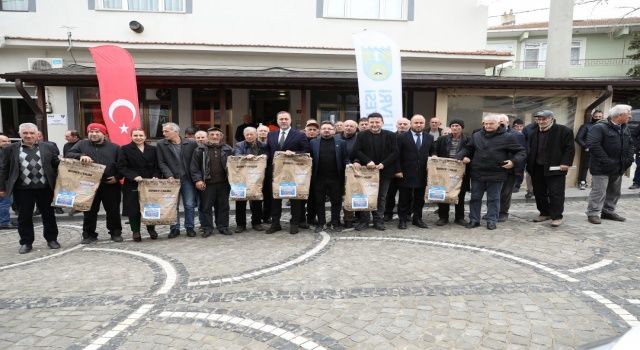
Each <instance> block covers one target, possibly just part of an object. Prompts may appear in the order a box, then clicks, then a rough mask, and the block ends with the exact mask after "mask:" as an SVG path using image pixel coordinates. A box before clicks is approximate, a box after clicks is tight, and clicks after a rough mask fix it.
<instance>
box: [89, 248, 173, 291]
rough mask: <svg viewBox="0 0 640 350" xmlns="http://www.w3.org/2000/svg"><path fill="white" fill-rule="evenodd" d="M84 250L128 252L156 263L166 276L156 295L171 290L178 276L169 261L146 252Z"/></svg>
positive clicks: (110, 250) (109, 250) (93, 249)
mask: <svg viewBox="0 0 640 350" xmlns="http://www.w3.org/2000/svg"><path fill="white" fill-rule="evenodd" d="M84 250H87V251H103V252H113V253H121V254H130V255H135V256H138V257H141V258H144V259H147V260H150V261H152V262H154V263H156V264H158V265H159V266H160V267H161V268H162V269H163V270H164V273H165V277H166V278H165V280H164V283H163V284H162V287H160V289H158V290H157V291H156V293H155V294H156V295H161V294H167V293H168V292H169V291H170V290H171V288H173V286H174V285H175V284H176V280H177V278H178V275H177V273H176V269H175V268H174V267H173V265H171V263H169V262H168V261H166V260H163V259H160V258H159V257H157V256H154V255H151V254H147V253H141V252H137V251H133V250H125V249H111V248H84Z"/></svg>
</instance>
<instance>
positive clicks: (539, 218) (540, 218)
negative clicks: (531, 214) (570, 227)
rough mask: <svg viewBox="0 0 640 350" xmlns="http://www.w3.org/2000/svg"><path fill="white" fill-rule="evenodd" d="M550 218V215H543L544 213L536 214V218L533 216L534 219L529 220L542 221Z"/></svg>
mask: <svg viewBox="0 0 640 350" xmlns="http://www.w3.org/2000/svg"><path fill="white" fill-rule="evenodd" d="M550 219H551V218H550V217H548V216H545V215H538V217H537V218H535V219H533V220H531V221H533V222H543V221H547V220H550Z"/></svg>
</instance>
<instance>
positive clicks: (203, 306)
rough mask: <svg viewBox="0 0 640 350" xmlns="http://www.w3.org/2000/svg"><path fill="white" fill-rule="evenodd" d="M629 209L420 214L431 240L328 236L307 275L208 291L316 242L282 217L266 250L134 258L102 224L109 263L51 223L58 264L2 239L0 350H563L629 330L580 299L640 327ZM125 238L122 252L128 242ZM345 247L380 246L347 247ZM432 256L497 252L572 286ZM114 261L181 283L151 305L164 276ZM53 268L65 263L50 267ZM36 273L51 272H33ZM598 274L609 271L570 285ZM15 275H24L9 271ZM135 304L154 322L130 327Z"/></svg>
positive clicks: (167, 244) (630, 203) (494, 264)
mask: <svg viewBox="0 0 640 350" xmlns="http://www.w3.org/2000/svg"><path fill="white" fill-rule="evenodd" d="M638 203H639V201H638V198H637V197H626V198H624V199H622V200H621V201H620V203H619V212H620V214H622V215H623V216H625V217H627V218H628V220H627V221H626V222H623V223H619V222H611V221H604V223H603V224H602V225H592V224H589V223H588V222H587V221H586V217H585V215H584V210H585V208H586V202H585V200H584V199H575V200H571V201H569V202H567V203H566V221H565V224H564V225H563V226H561V227H559V228H555V229H554V228H551V227H550V226H549V224H548V222H547V223H541V224H534V223H531V222H529V220H530V219H531V218H533V217H534V216H535V215H536V214H537V213H536V211H535V205H534V204H533V203H532V202H518V203H514V204H513V205H512V213H511V217H510V219H509V221H508V222H506V223H500V224H498V229H497V230H495V231H489V230H486V229H485V228H484V227H480V228H477V229H474V230H467V229H465V228H463V227H461V226H458V225H453V224H450V225H448V226H445V227H437V226H435V225H434V222H435V221H436V219H437V217H436V215H435V214H434V213H433V210H434V207H433V206H428V207H426V208H425V214H426V221H427V223H428V224H429V225H430V228H429V229H427V230H420V229H417V228H415V227H414V228H411V227H410V229H409V230H398V229H396V228H395V225H396V224H397V220H394V221H393V222H391V223H388V224H387V230H386V231H384V232H380V231H374V230H373V229H371V230H368V231H364V232H357V231H353V230H350V231H344V232H340V233H336V232H328V234H329V235H330V237H331V239H330V240H329V243H328V244H327V245H326V246H324V247H322V249H320V250H319V252H318V253H317V254H316V255H314V256H312V257H310V258H309V259H307V260H305V261H302V262H301V263H297V264H294V265H292V266H287V267H286V268H284V269H282V270H278V271H275V272H270V273H266V274H263V275H259V276H256V277H255V278H250V279H243V280H237V281H231V282H227V283H223V284H212V285H205V286H196V285H189V282H191V283H193V282H197V281H202V280H209V279H218V278H221V277H230V278H231V277H234V276H240V275H243V274H246V273H248V272H251V271H256V270H259V269H263V268H265V267H269V266H279V265H280V264H283V263H286V262H287V261H289V260H292V259H295V258H297V257H299V256H301V255H302V254H304V253H305V252H307V251H309V250H311V249H312V248H314V247H316V246H317V245H319V244H320V242H321V240H322V237H321V236H320V235H319V234H313V233H312V231H311V230H303V231H302V232H301V233H300V234H298V235H293V236H292V235H289V234H288V232H287V231H286V229H287V227H288V224H287V223H286V221H287V220H288V217H283V221H284V222H285V223H284V224H283V226H284V229H285V230H283V231H281V232H279V233H276V234H274V235H265V234H263V233H258V232H254V231H251V230H249V231H247V232H244V233H241V234H236V235H233V236H230V237H228V236H222V235H214V236H212V237H209V238H206V239H204V238H201V237H196V238H187V237H186V235H184V234H183V235H181V236H180V237H179V238H176V239H173V240H168V239H167V238H166V235H167V233H168V229H167V228H166V227H161V228H159V232H160V234H161V238H160V239H159V240H157V241H151V240H149V239H148V237H145V236H144V233H143V242H141V243H134V242H132V241H131V240H127V241H125V242H124V243H112V242H110V241H108V235H107V234H106V229H105V228H104V222H102V223H99V232H100V235H99V239H100V241H99V242H98V243H97V244H93V245H90V246H89V247H90V248H105V249H115V250H116V251H109V252H105V251H89V250H84V248H85V247H78V248H75V249H74V250H72V251H69V252H66V253H65V252H64V251H65V250H66V249H72V248H74V247H76V246H77V245H78V243H79V241H80V236H81V229H80V226H81V216H79V217H77V218H74V219H73V220H65V221H64V222H61V227H60V229H61V234H60V240H59V241H60V243H61V244H62V246H63V248H62V250H61V251H53V250H49V249H48V248H47V247H46V242H44V241H43V239H42V236H41V228H37V229H36V242H35V244H34V251H33V252H32V253H30V254H25V255H19V254H18V253H17V250H18V242H17V241H18V238H17V232H16V231H1V232H0V280H1V281H2V282H1V283H0V348H1V349H4V348H9V349H33V348H68V349H82V348H84V347H85V346H88V345H90V344H92V343H95V342H96V341H98V342H99V340H97V339H99V338H100V337H101V336H106V335H107V334H108V335H109V336H108V337H107V338H105V339H106V340H105V344H101V346H102V348H103V349H114V348H119V349H311V348H315V349H321V348H325V349H447V348H450V349H550V348H553V349H573V348H576V347H578V346H580V345H582V344H585V343H588V342H592V341H595V340H599V339H602V338H606V337H610V336H615V335H617V334H621V333H623V332H624V331H626V330H627V329H628V328H629V323H628V322H626V321H625V320H624V319H622V318H621V317H620V316H619V315H617V314H615V313H614V312H613V311H612V310H610V309H608V308H607V307H605V306H604V305H603V304H601V303H599V302H598V301H596V300H594V299H592V298H590V297H589V296H587V295H585V294H584V293H583V291H594V292H596V293H598V294H600V295H602V296H603V297H605V298H607V299H609V300H611V301H612V302H613V303H615V304H617V305H619V306H620V307H621V308H623V309H624V310H626V311H627V312H628V313H629V314H631V315H632V316H633V317H635V318H636V319H637V318H639V317H640V304H637V303H634V302H633V299H640V283H639V279H640V264H639V263H640V254H639V253H638V252H639V251H640V241H639V240H638V239H637V231H638V230H637V227H638V225H639V224H640V218H638V217H637V215H636V213H637V206H638ZM231 222H232V223H233V222H234V220H233V218H232V220H231ZM124 235H125V236H126V237H127V238H130V232H129V231H128V229H127V230H125V233H124ZM352 237H361V238H380V237H386V238H389V240H386V241H380V240H353V239H345V238H352ZM405 238H410V239H416V240H418V241H416V242H406V241H402V240H401V239H405ZM394 239H395V240H394ZM433 242H437V243H442V242H445V243H455V244H461V245H464V246H465V247H474V248H485V249H486V250H490V251H492V252H501V253H507V254H510V255H512V256H515V257H517V258H521V259H526V260H527V261H531V262H534V263H537V264H541V265H543V266H544V267H545V268H549V269H552V270H554V271H558V272H560V273H562V274H565V275H567V276H570V277H572V278H575V279H576V280H577V281H576V282H570V281H568V280H566V279H563V278H559V277H558V276H557V275H554V274H551V273H548V272H545V271H544V270H542V269H540V268H533V267H532V266H530V265H528V264H526V263H522V262H521V261H514V260H513V259H508V258H504V257H501V256H496V255H491V254H489V253H487V251H484V252H483V251H478V250H469V249H466V248H460V247H458V248H447V247H442V246H437V245H433V244H431V243H433ZM121 250H126V251H139V252H143V253H146V254H150V255H153V256H155V257H157V258H159V259H162V260H164V261H166V262H167V263H168V264H170V265H171V266H173V268H174V269H175V271H177V275H178V276H177V280H176V283H175V285H173V286H172V288H171V289H170V290H169V292H168V293H166V294H158V293H159V291H160V287H161V286H162V285H163V283H164V282H165V280H166V278H167V276H166V275H165V270H163V268H162V267H161V266H160V265H158V264H156V263H154V262H152V261H150V260H147V259H145V258H143V257H139V256H133V255H130V254H124V253H122V252H121ZM55 253H62V254H60V255H59V256H55V257H51V258H46V257H48V256H51V255H52V254H55ZM37 258H45V259H42V260H39V261H33V262H29V261H31V260H34V259H37ZM603 259H608V260H611V261H612V262H611V263H610V264H608V265H606V266H603V267H600V268H598V269H595V270H590V271H585V272H581V273H571V272H569V270H571V269H574V268H579V267H583V266H587V265H590V264H593V263H597V262H600V261H602V260H603ZM21 262H28V263H26V264H24V265H19V266H12V265H13V264H18V263H21ZM142 304H151V305H153V306H152V308H151V311H149V312H148V313H146V314H144V315H141V317H140V318H139V319H137V320H136V321H130V319H128V317H129V318H130V317H133V315H132V313H134V311H135V310H137V309H138V308H139V307H140V306H141V305H142ZM167 315H169V316H167ZM220 315H223V316H224V317H221V316H220ZM123 323H130V324H128V325H127V326H126V327H125V326H122V324H123ZM252 323H253V324H252ZM119 325H120V326H119ZM118 327H120V328H122V330H121V331H113V330H117V329H119V328H118ZM283 333H284V334H283ZM96 346H97V347H99V346H100V345H96Z"/></svg>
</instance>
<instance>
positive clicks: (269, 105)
mask: <svg viewBox="0 0 640 350" xmlns="http://www.w3.org/2000/svg"><path fill="white" fill-rule="evenodd" d="M289 97H290V96H289V91H288V90H251V91H249V103H250V106H251V117H252V122H253V123H256V124H264V125H269V123H270V122H271V123H273V124H274V125H277V123H276V114H278V112H280V111H288V110H289V107H290V100H289Z"/></svg>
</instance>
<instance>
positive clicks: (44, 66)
mask: <svg viewBox="0 0 640 350" xmlns="http://www.w3.org/2000/svg"><path fill="white" fill-rule="evenodd" d="M27 64H28V65H29V70H49V69H52V68H62V66H63V64H62V58H33V57H32V58H27Z"/></svg>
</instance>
